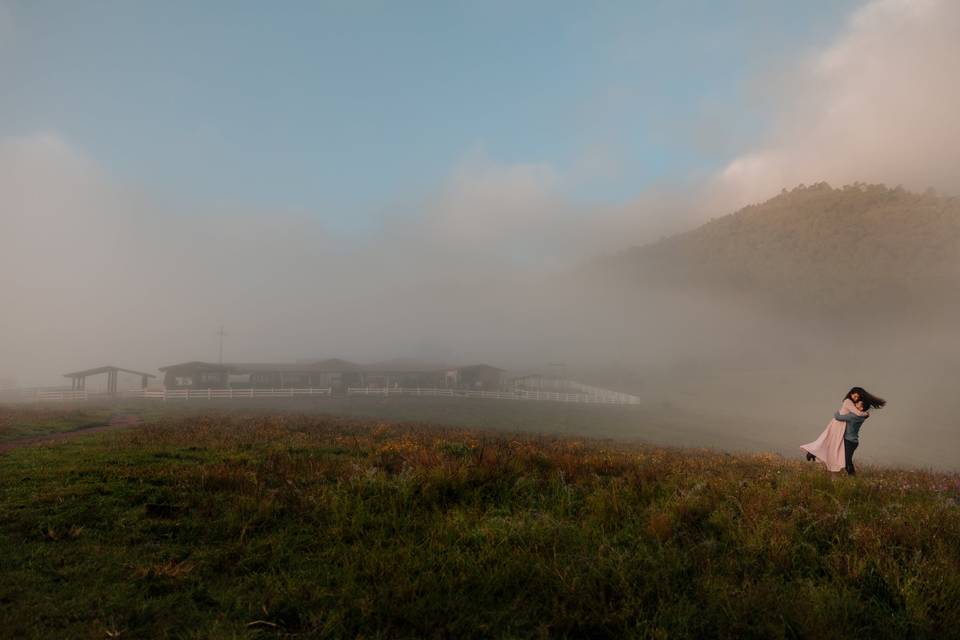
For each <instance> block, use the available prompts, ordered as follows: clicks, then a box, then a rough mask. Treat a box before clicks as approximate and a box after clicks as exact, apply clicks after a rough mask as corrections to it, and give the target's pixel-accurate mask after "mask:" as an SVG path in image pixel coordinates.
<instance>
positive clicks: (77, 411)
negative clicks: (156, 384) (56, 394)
mask: <svg viewBox="0 0 960 640" xmlns="http://www.w3.org/2000/svg"><path fill="white" fill-rule="evenodd" d="M171 409H172V408H171ZM171 409H168V408H165V407H163V406H157V405H150V404H147V403H138V402H127V403H119V404H97V403H84V404H81V405H73V404H65V405H60V406H57V405H53V406H51V405H42V406H35V405H0V442H11V441H15V440H20V439H23V438H33V437H36V436H46V435H51V434H56V433H65V432H70V431H83V430H84V429H89V428H92V427H100V426H103V425H105V424H108V423H109V422H110V418H111V417H112V416H114V415H116V414H135V415H138V416H140V418H141V419H142V420H143V421H144V422H157V421H158V420H160V419H161V417H163V416H170V415H173V414H174V412H176V409H172V411H171Z"/></svg>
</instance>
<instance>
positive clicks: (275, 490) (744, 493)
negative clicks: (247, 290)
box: [0, 413, 960, 638]
mask: <svg viewBox="0 0 960 640" xmlns="http://www.w3.org/2000/svg"><path fill="white" fill-rule="evenodd" d="M0 513H2V514H3V517H2V518H0V620H2V622H3V630H4V633H5V634H7V635H10V636H11V637H36V638H51V637H131V638H134V637H168V636H169V637H203V638H240V637H250V638H258V637H263V638H266V637H288V636H296V637H310V638H327V637H329V638H346V637H368V638H400V637H404V638H406V637H417V638H424V637H436V638H445V637H457V638H490V637H561V638H562V637H578V638H584V637H589V638H624V637H638V638H640V637H642V638H666V637H671V638H745V637H751V638H761V637H762V638H768V637H790V638H798V637H831V638H836V637H870V638H904V637H930V638H934V637H952V636H956V633H957V629H958V625H960V609H958V608H957V606H956V602H957V598H958V597H960V572H958V571H957V567H958V566H960V484H958V478H957V476H956V475H947V474H936V473H930V472H924V471H899V470H891V469H881V468H876V467H870V466H869V465H860V469H859V475H858V476H857V477H854V478H849V477H846V476H832V475H830V474H829V473H827V472H826V471H824V470H823V469H822V468H820V467H819V466H818V465H816V464H815V463H803V462H800V461H791V460H786V459H783V458H781V457H779V456H775V455H770V454H761V455H731V454H726V453H721V452H716V451H707V450H690V449H688V450H680V449H668V448H662V447H654V446H647V445H641V444H627V443H617V442H611V441H600V440H589V439H582V438H556V437H546V436H535V435H531V434H509V433H504V432H492V431H482V430H467V429H452V428H448V427H440V426H430V425H424V424H400V425H398V424H389V423H381V422H365V421H358V420H349V419H342V418H331V417H317V416H313V417H308V416H299V417H298V416H289V415H288V416H276V415H264V414H262V413H231V414H228V413H211V414H208V415H203V416H192V417H168V418H164V419H161V420H160V421H158V422H157V423H156V424H151V425H146V426H143V427H138V428H134V429H130V430H128V431H124V432H115V433H112V434H109V435H102V436H96V437H85V438H77V439H75V440H72V441H70V442H68V443H65V444H61V445H59V446H56V447H49V448H24V449H19V450H16V451H13V452H11V453H7V454H2V455H0Z"/></svg>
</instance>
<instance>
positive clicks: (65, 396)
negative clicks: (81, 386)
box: [33, 391, 90, 402]
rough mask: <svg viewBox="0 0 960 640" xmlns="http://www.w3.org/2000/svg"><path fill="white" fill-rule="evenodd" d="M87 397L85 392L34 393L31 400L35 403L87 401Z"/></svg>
mask: <svg viewBox="0 0 960 640" xmlns="http://www.w3.org/2000/svg"><path fill="white" fill-rule="evenodd" d="M89 397H90V396H89V395H88V394H87V392H86V391H36V392H34V395H33V400H34V401H35V402H70V401H76V400H87V399H88V398H89Z"/></svg>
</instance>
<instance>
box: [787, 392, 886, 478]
mask: <svg viewBox="0 0 960 640" xmlns="http://www.w3.org/2000/svg"><path fill="white" fill-rule="evenodd" d="M885 404H887V401H886V400H884V399H883V398H878V397H877V396H875V395H873V394H871V393H868V392H867V391H865V390H864V389H863V388H862V387H854V388H853V389H850V391H849V392H848V393H847V395H846V397H845V398H844V399H843V403H842V404H841V405H840V409H839V411H837V412H836V413H835V414H833V420H831V421H830V424H828V425H827V428H826V429H824V430H823V433H821V434H820V437H819V438H817V439H816V440H814V441H813V442H811V443H809V444H804V445H800V448H801V449H803V450H804V451H806V452H807V460H819V461H820V462H822V463H823V464H825V465H826V466H827V469H829V470H830V471H840V470H841V469H846V470H847V474H848V475H851V476H852V475H854V474H855V473H856V469H854V467H853V452H854V451H855V450H856V448H857V446H859V444H860V427H861V426H862V425H863V421H864V420H866V419H867V418H869V417H870V410H871V409H873V408H877V409H879V408H880V407H882V406H884V405H885Z"/></svg>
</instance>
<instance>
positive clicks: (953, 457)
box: [0, 0, 960, 468]
mask: <svg viewBox="0 0 960 640" xmlns="http://www.w3.org/2000/svg"><path fill="white" fill-rule="evenodd" d="M3 7H4V5H3V4H0V9H3ZM8 13H9V15H10V16H14V17H12V18H11V17H5V16H7V15H8ZM15 16H16V12H15V11H10V12H6V11H0V38H16V37H18V24H17V22H16V19H15ZM958 34H960V5H958V4H957V3H955V2H949V1H947V0H918V1H916V2H907V1H905V0H876V1H873V2H866V3H863V4H862V6H859V8H857V9H856V10H855V11H854V12H853V13H852V15H851V16H850V17H849V18H848V20H847V22H846V24H845V26H844V27H843V28H842V29H841V30H840V31H839V33H838V34H837V35H835V37H834V38H833V39H832V40H831V41H830V42H827V43H825V44H824V45H823V46H822V48H819V49H815V50H811V51H808V52H806V53H805V54H804V55H803V56H801V57H799V58H797V59H790V60H785V61H780V62H778V63H777V68H775V69H765V70H763V71H761V72H758V73H757V74H756V77H755V78H753V82H752V83H751V85H750V86H748V87H746V88H744V89H743V94H744V95H743V96H742V98H741V99H742V100H743V101H744V102H755V103H758V104H760V105H761V106H764V107H766V108H768V109H769V110H770V114H771V115H770V116H769V119H770V121H771V122H772V125H771V127H770V128H769V130H768V131H766V133H764V134H763V136H761V137H760V138H759V139H756V138H754V139H750V140H747V141H745V142H743V143H742V144H740V145H739V146H738V149H737V153H735V154H734V155H733V159H732V160H730V161H729V162H728V163H727V164H726V165H725V166H723V167H722V168H720V169H719V170H711V171H710V172H709V173H708V175H700V174H696V173H695V172H694V173H692V174H691V175H690V176H688V177H685V178H683V179H674V180H664V181H663V183H662V184H658V185H656V186H654V187H649V188H646V189H642V190H638V191H637V192H636V193H633V194H632V195H631V196H629V197H626V198H619V199H613V200H606V201H604V200H601V199H594V200H591V199H590V198H583V197H574V196H571V195H570V191H569V190H568V189H567V188H566V186H567V185H568V184H570V183H574V182H576V181H578V180H580V179H581V178H582V174H583V173H588V172H590V171H602V170H604V168H605V166H606V165H605V158H604V157H603V154H602V153H599V152H598V156H597V157H594V156H591V155H589V154H586V156H585V158H584V162H583V165H582V166H580V167H575V168H570V167H559V166H554V165H553V164H551V163H550V162H548V161H531V162H504V161H498V160H496V159H493V158H492V157H491V156H490V155H489V154H488V153H487V152H486V151H485V150H484V149H483V148H482V146H481V147H478V148H474V149H465V150H464V151H463V153H462V156H461V158H460V159H459V160H458V161H457V162H456V163H455V164H454V165H453V166H452V167H451V168H450V169H449V171H448V172H447V179H446V180H445V181H444V182H443V183H442V184H435V185H430V186H428V187H424V188H420V189H416V190H415V192H414V193H412V194H404V195H402V196H398V197H397V198H396V200H395V201H393V202H389V203H386V205H385V206H384V210H385V211H388V212H389V213H384V214H383V215H382V216H380V217H379V218H378V219H377V221H376V224H375V225H374V226H375V228H373V229H372V230H367V231H362V232H358V231H345V230H343V229H335V228H330V227H328V226H325V225H324V223H322V222H320V221H318V219H317V218H316V216H314V215H312V214H313V213H314V212H312V211H310V210H304V209H300V208H296V207H288V206H277V207H272V206H269V205H265V204H263V203H262V202H257V203H249V204H248V203H244V202H236V201H234V200H233V199H232V197H231V194H229V193H227V194H223V195H222V196H221V197H219V198H210V199H200V198H191V197H185V196H183V195H181V194H179V193H176V192H175V191H173V190H170V191H167V190H165V189H164V188H163V187H162V186H157V185H144V184H139V183H137V182H136V181H134V180H131V179H128V178H124V177H121V176H118V175H116V174H115V173H113V172H111V170H110V169H108V168H107V167H106V166H105V165H104V164H103V163H101V162H99V161H98V160H97V156H96V153H95V152H94V151H93V150H90V149H86V148H84V147H83V145H81V144H77V143H75V142H74V141H73V140H71V139H70V137H69V136H67V135H65V134H62V133H61V132H58V131H57V129H56V127H55V123H51V124H49V125H45V126H43V127H39V128H37V129H35V130H31V131H21V132H18V133H15V134H14V133H10V134H7V135H5V136H4V137H3V138H2V139H0V274H2V279H0V307H2V312H0V379H4V380H15V382H16V384H18V385H20V386H33V385H54V384H62V383H63V378H62V377H61V374H62V373H63V372H66V371H72V370H77V369H83V368H87V367H95V366H100V365H105V364H114V365H118V366H121V367H130V368H133V369H137V370H147V371H154V370H155V369H156V368H157V367H159V366H163V365H167V364H171V363H175V362H180V361H187V360H209V361H215V360H216V358H217V336H216V331H217V329H218V327H219V326H221V325H224V326H225V328H226V332H227V334H228V335H227V337H226V339H225V342H224V360H226V361H248V362H249V361H266V362H283V361H294V360H297V359H304V358H326V357H340V358H345V359H348V360H353V361H357V362H374V361H381V360H386V359H390V358H399V357H404V358H416V359H420V360H424V361H430V362H444V363H451V364H470V363H476V362H484V363H489V364H492V365H496V366H499V367H503V368H505V369H508V370H511V371H519V372H527V371H546V370H548V369H549V365H550V363H564V365H565V368H566V371H567V373H568V375H569V376H570V377H572V378H575V379H578V380H582V381H583V382H586V383H590V384H597V385H601V386H606V387H609V388H611V389H616V390H622V391H627V392H630V393H635V394H637V395H639V396H641V397H642V398H643V399H644V401H645V402H648V403H649V406H651V407H658V408H659V410H660V411H661V412H662V415H663V416H670V417H671V419H673V418H675V417H676V416H682V417H688V418H689V421H690V422H691V423H692V424H695V425H699V426H702V427H703V428H704V429H713V430H714V432H715V433H716V432H718V431H719V432H722V431H724V430H726V431H727V432H729V433H730V434H731V436H736V437H737V438H741V437H745V436H746V437H749V438H750V439H752V440H753V441H754V442H756V446H757V448H769V449H773V450H781V451H784V452H793V453H796V452H797V451H798V450H797V448H796V447H797V446H798V445H799V444H801V443H803V442H808V441H810V440H812V439H814V438H815V437H816V435H817V434H818V433H819V431H820V430H821V429H822V428H823V426H824V425H825V424H826V423H827V421H828V420H829V418H830V415H831V413H832V412H833V411H834V410H835V409H836V408H837V407H838V406H839V403H840V400H841V398H842V396H843V395H844V394H845V393H846V391H847V390H848V389H849V388H850V387H851V386H854V385H858V386H863V387H866V388H867V389H869V390H871V391H873V392H875V393H876V394H878V395H880V396H883V397H886V398H887V399H888V401H889V406H888V407H887V408H885V409H883V410H882V411H878V412H876V414H875V417H874V418H872V419H871V420H870V421H869V422H868V423H867V426H866V427H865V431H864V433H867V432H869V435H868V436H865V438H864V446H863V447H862V449H861V452H862V453H858V455H862V456H863V457H864V459H867V460H876V461H884V462H890V463H897V464H910V465H919V466H927V465H930V466H941V467H948V468H958V467H960V453H957V452H960V432H958V431H957V430H956V428H955V426H954V425H955V424H956V420H955V417H954V415H953V410H954V409H956V408H958V407H960V405H958V402H957V400H956V398H955V394H953V393H952V390H953V389H954V388H955V387H956V383H957V376H958V375H960V335H958V334H957V333H956V331H955V327H956V324H955V322H956V320H957V319H960V314H958V312H957V307H956V304H957V302H956V293H957V290H958V289H957V285H960V234H957V233H956V230H957V229H958V228H960V205H958V201H957V200H956V198H954V197H952V196H955V195H957V194H960V120H958V118H957V115H956V114H957V112H958V107H960V85H958V83H957V82H956V69H958V68H960V38H958V37H957V35H958ZM2 51H3V49H0V53H2ZM9 66H10V63H9V60H7V61H5V62H4V64H3V65H2V66H0V80H2V79H3V78H4V75H6V76H8V77H13V76H12V73H13V72H11V71H10V69H9V68H8V67H9ZM9 86H15V85H11V84H8V87H9ZM0 114H2V112H0ZM705 120H706V121H705V122H684V123H676V126H678V127H681V128H683V129H684V130H685V131H686V135H688V136H691V137H694V138H698V139H699V138H703V140H699V141H700V142H703V143H704V144H706V143H707V142H708V140H707V139H708V138H710V137H711V132H712V134H716V133H717V132H716V129H720V128H722V126H715V123H714V122H712V121H710V120H709V119H706V118H705ZM557 135H558V136H562V135H564V132H563V131H557ZM183 154H184V155H189V154H190V149H188V148H185V149H184V150H183ZM587 156H588V157H587ZM265 162H266V160H265ZM370 162H371V163H374V162H376V159H375V158H371V159H370ZM821 182H827V183H829V185H831V186H830V187H826V186H817V187H816V189H814V190H813V191H809V192H808V190H807V189H806V188H804V189H800V190H796V191H794V189H795V187H797V186H798V185H800V184H804V185H819V184H820V183H821ZM880 184H883V185H886V186H887V187H889V189H888V188H881V187H879V186H877V185H880ZM850 185H856V186H855V187H853V186H851V187H850V190H848V191H846V192H844V191H843V187H844V186H850ZM869 185H873V186H872V187H871V186H869ZM898 185H902V187H903V188H902V189H900V190H895V189H894V187H897V186H898ZM784 189H785V190H786V191H787V193H785V194H782V195H778V194H781V191H782V190H784ZM928 189H933V190H935V192H928ZM854 191H855V193H854ZM941 194H942V195H941ZM358 197H359V194H358ZM778 198H779V199H778ZM791 198H792V199H791ZM771 199H773V200H771ZM768 201H769V202H768ZM764 202H767V204H766V205H761V203H764ZM748 205H761V206H759V207H757V208H755V209H752V210H747V212H746V214H745V215H743V216H741V217H740V218H737V219H736V220H738V221H740V222H737V223H736V224H732V223H731V224H728V223H723V222H722V218H723V216H727V215H728V214H732V213H734V212H736V211H738V210H740V209H741V208H743V207H746V206H748ZM784 212H786V213H784ZM737 215H740V214H737ZM770 216H773V217H770ZM777 216H779V217H777ZM774 218H775V219H776V222H773V223H766V222H764V221H765V220H766V221H769V220H772V219H774ZM712 219H717V220H718V221H720V222H719V223H717V222H716V221H715V223H714V226H711V225H710V224H707V223H709V222H710V221H711V220H712ZM704 224H707V226H706V227H702V229H701V235H700V236H693V237H692V236H690V235H689V233H688V232H691V233H697V232H696V231H694V230H696V229H699V228H701V225H704ZM717 224H719V226H716V225H717ZM885 229H886V230H890V229H893V230H894V231H893V232H890V233H881V231H882V230H885ZM685 233H686V234H687V235H682V234H685ZM749 234H753V235H750V236H749V238H750V239H749V241H747V242H740V243H739V244H738V238H743V237H746V236H747V235H749ZM662 238H666V239H665V240H661V239H662ZM837 238H842V241H837ZM777 243H780V244H777ZM774 245H775V246H776V247H777V250H776V251H765V249H764V247H768V246H774ZM731 247H737V249H736V252H734V251H733V250H732V249H730V248H731ZM725 252H727V253H725ZM841 255H842V256H844V259H843V260H840V261H837V260H836V257H837V256H841ZM711 260H712V262H711ZM598 264H601V265H603V266H602V267H598V266H597V265H598ZM817 265H826V267H824V268H821V269H818V268H817ZM890 265H895V267H891V266H890ZM724 270H726V271H724ZM717 274H725V275H724V278H726V279H724V278H720V276H718V275H717ZM708 275H710V276H717V277H716V278H713V277H707V276H708ZM643 435H644V434H643V433H642V431H640V427H639V426H638V432H637V437H641V438H642V437H643ZM732 439H733V438H732Z"/></svg>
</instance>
